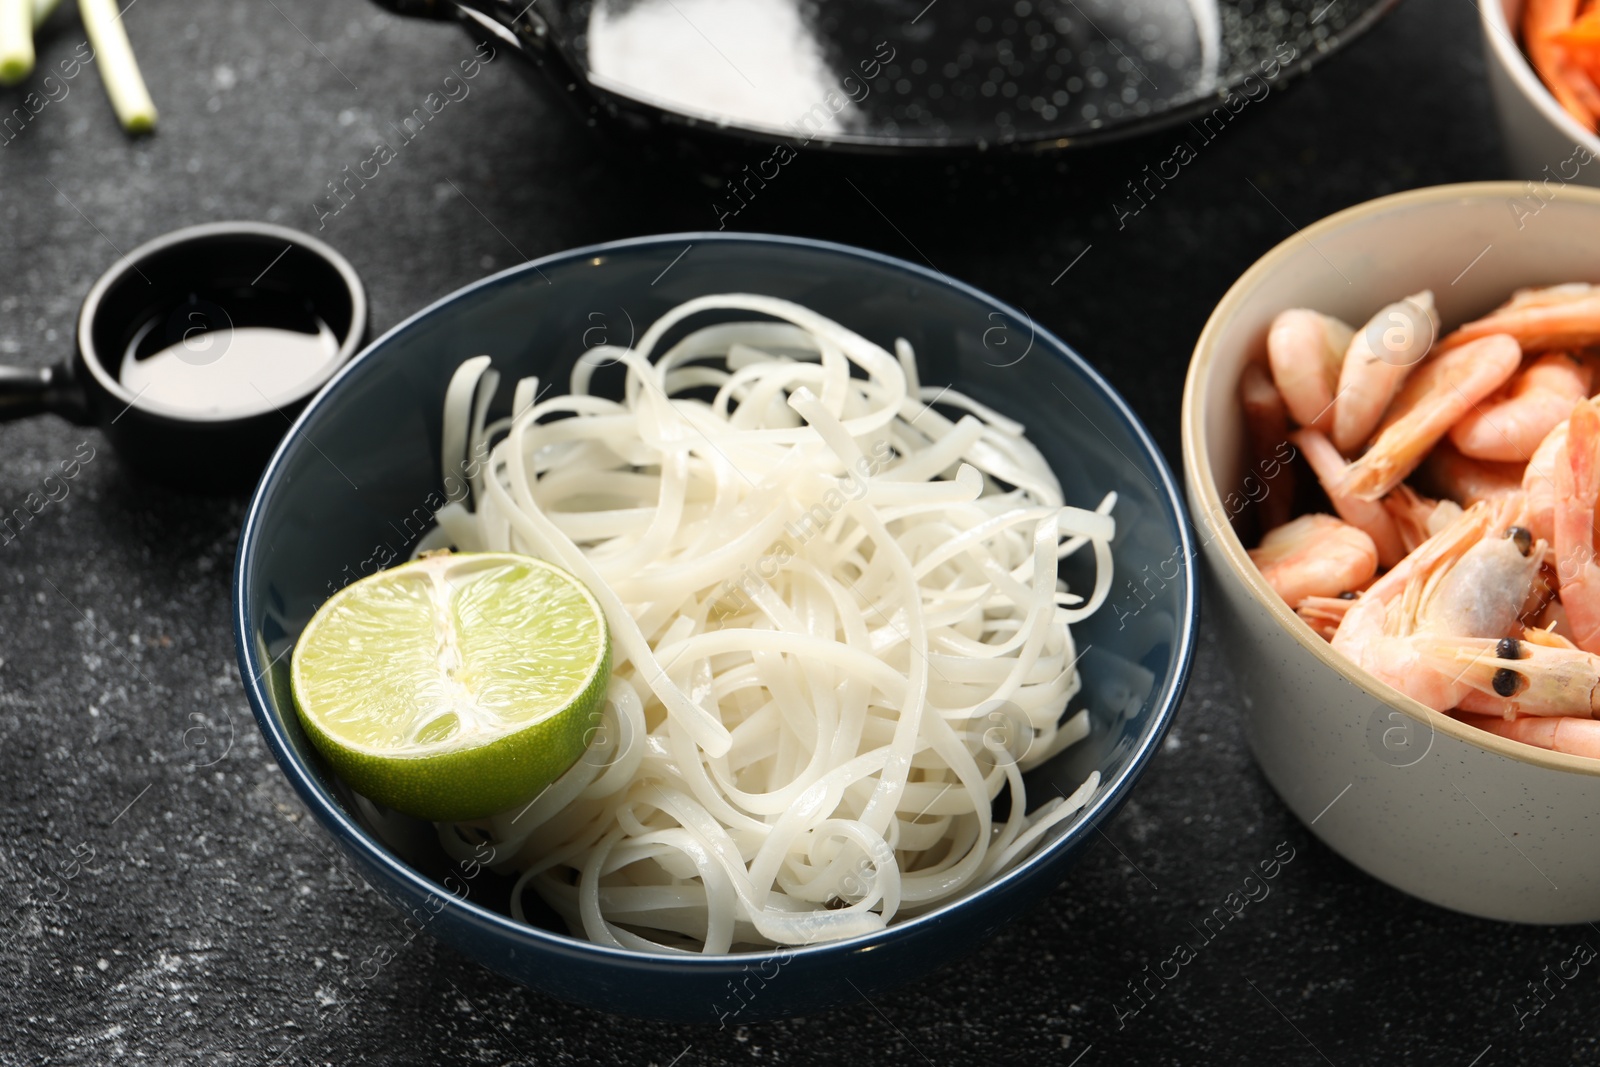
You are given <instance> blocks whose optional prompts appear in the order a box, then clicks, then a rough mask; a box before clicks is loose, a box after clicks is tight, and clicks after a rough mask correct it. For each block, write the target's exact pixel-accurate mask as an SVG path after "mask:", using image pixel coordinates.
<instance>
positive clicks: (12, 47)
mask: <svg viewBox="0 0 1600 1067" xmlns="http://www.w3.org/2000/svg"><path fill="white" fill-rule="evenodd" d="M32 73H33V3H32V0H0V85H15V84H17V83H18V82H19V81H21V80H22V79H23V78H26V77H27V76H28V75H29V74H32Z"/></svg>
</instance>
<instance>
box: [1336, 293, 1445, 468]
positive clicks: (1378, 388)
mask: <svg viewBox="0 0 1600 1067" xmlns="http://www.w3.org/2000/svg"><path fill="white" fill-rule="evenodd" d="M1438 333H1439V313H1438V312H1437V311H1435V310H1434V307H1433V292H1432V291H1431V290H1428V289H1424V290H1423V291H1422V292H1420V293H1417V294H1416V295H1415V296H1408V297H1406V298H1405V299H1404V300H1402V301H1400V302H1399V303H1398V304H1390V305H1389V306H1388V307H1386V308H1384V309H1383V310H1382V311H1380V312H1378V313H1377V314H1376V315H1374V316H1372V318H1371V320H1370V321H1368V322H1367V324H1366V325H1365V326H1363V327H1362V328H1361V330H1360V332H1358V333H1356V334H1355V335H1354V336H1352V337H1351V340H1350V347H1349V348H1348V349H1346V350H1345V354H1344V362H1343V364H1342V365H1341V366H1340V368H1339V392H1338V393H1337V394H1336V395H1335V396H1334V400H1333V431H1332V433H1331V434H1330V436H1331V437H1332V438H1333V443H1334V446H1335V447H1337V448H1338V449H1339V451H1340V452H1343V453H1344V454H1345V455H1349V454H1351V453H1352V452H1354V451H1355V450H1356V449H1358V448H1360V447H1361V446H1362V445H1363V444H1365V443H1366V440H1367V438H1369V437H1371V436H1372V431H1373V428H1374V427H1376V426H1377V425H1378V423H1379V421H1380V420H1382V418H1383V413H1384V412H1385V411H1386V410H1388V407H1389V402H1390V401H1391V400H1393V399H1394V397H1395V394H1396V393H1398V392H1399V391H1400V386H1401V385H1402V384H1403V383H1404V382H1405V380H1406V375H1408V374H1410V373H1411V368H1412V367H1413V366H1415V365H1416V363H1417V361H1418V360H1420V359H1421V358H1422V357H1423V356H1425V355H1427V353H1428V348H1429V346H1430V345H1432V344H1433V339H1434V338H1435V337H1436V336H1438ZM1380 339H1381V347H1382V349H1383V351H1381V352H1379V351H1376V350H1375V349H1374V347H1373V346H1374V344H1375V343H1377V342H1379V341H1380Z"/></svg>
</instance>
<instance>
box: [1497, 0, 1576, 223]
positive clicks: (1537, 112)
mask: <svg viewBox="0 0 1600 1067" xmlns="http://www.w3.org/2000/svg"><path fill="white" fill-rule="evenodd" d="M1477 3H1478V14H1479V21H1480V22H1481V24H1482V27H1483V52H1484V58H1485V59H1486V60H1487V62H1488V66H1489V90H1490V92H1491V93H1492V94H1493V96H1494V105H1495V112H1496V114H1498V115H1499V117H1500V133H1501V137H1502V139H1503V140H1504V141H1505V146H1506V155H1507V157H1508V160H1509V162H1510V163H1511V167H1512V173H1513V175H1514V176H1515V177H1518V178H1525V179H1527V180H1529V181H1534V182H1538V183H1540V189H1541V191H1542V190H1543V188H1544V185H1545V183H1549V184H1551V185H1556V186H1560V185H1564V184H1566V183H1568V182H1577V183H1579V184H1581V185H1600V137H1597V136H1595V134H1594V133H1593V132H1591V131H1590V130H1587V129H1585V128H1584V127H1583V126H1582V125H1581V124H1580V123H1579V122H1578V121H1577V120H1576V119H1574V118H1573V117H1572V116H1571V115H1569V114H1567V113H1566V111H1565V110H1564V109H1563V108H1562V107H1561V105H1560V104H1558V103H1556V98H1555V97H1554V96H1552V95H1550V90H1549V89H1546V88H1545V87H1544V82H1543V81H1541V80H1540V79H1539V75H1538V74H1536V73H1534V69H1533V67H1532V65H1530V64H1529V63H1528V58H1527V56H1525V55H1523V53H1522V46H1521V45H1520V43H1519V40H1520V37H1519V34H1518V32H1517V30H1516V29H1515V27H1519V26H1521V25H1522V10H1523V7H1524V0H1477ZM1525 192H1526V190H1525Z"/></svg>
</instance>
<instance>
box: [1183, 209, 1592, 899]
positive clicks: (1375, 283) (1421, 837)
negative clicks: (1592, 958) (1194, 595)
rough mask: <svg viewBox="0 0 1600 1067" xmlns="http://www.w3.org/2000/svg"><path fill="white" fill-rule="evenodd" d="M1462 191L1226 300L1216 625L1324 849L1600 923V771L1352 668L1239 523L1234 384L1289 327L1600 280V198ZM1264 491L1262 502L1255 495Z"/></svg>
mask: <svg viewBox="0 0 1600 1067" xmlns="http://www.w3.org/2000/svg"><path fill="white" fill-rule="evenodd" d="M1523 194H1524V188H1523V186H1522V185H1521V184H1519V183H1512V182H1484V183H1474V184H1469V185H1447V186H1439V187H1435V188H1431V189H1419V190H1416V191H1414V192H1408V193H1400V194H1397V195H1394V196H1387V197H1383V198H1382V199H1379V200H1373V201H1371V202H1369V203H1365V204H1361V205H1358V206H1356V207H1353V208H1350V209H1348V210H1346V211H1341V212H1340V213H1338V214H1337V215H1334V216H1332V217H1330V218H1327V219H1323V220H1322V221H1321V222H1318V223H1316V224H1315V225H1313V226H1309V227H1307V228H1306V229H1305V230H1303V231H1301V232H1300V233H1297V234H1296V235H1295V236H1293V237H1291V238H1289V239H1287V240H1285V241H1284V242H1283V243H1282V244H1280V245H1278V246H1277V247H1276V248H1274V249H1273V250H1272V251H1271V252H1268V253H1267V254H1266V255H1265V256H1263V257H1262V258H1261V259H1260V260H1258V261H1257V262H1256V264H1255V265H1254V266H1252V267H1251V268H1250V269H1249V270H1248V271H1246V272H1245V274H1244V276H1243V277H1241V278H1240V279H1239V280H1238V281H1237V282H1235V283H1234V285H1233V287H1232V288H1231V289H1229V290H1228V292H1227V295H1226V296H1224V297H1223V298H1222V302H1221V303H1220V304H1218V305H1217V309H1216V310H1215V311H1214V312H1212V314H1211V318H1210V321H1208V322H1207V323H1206V327H1205V330H1204V332H1203V333H1202V334H1201V335H1200V341H1199V343H1198V344H1197V345H1196V346H1195V351H1194V360H1193V362H1192V363H1191V364H1190V367H1189V377H1188V381H1187V383H1186V385H1185V388H1184V396H1183V467H1184V474H1185V478H1186V480H1187V484H1188V491H1189V508H1190V511H1191V513H1192V515H1193V517H1194V521H1195V527H1196V531H1197V537H1196V540H1198V541H1199V542H1200V544H1201V554H1202V555H1203V556H1204V557H1205V563H1206V570H1207V572H1208V573H1209V576H1210V578H1211V582H1210V588H1209V589H1208V590H1207V608H1208V614H1209V615H1210V616H1211V617H1212V619H1213V620H1215V622H1216V623H1217V624H1218V625H1219V627H1220V633H1221V637H1222V641H1223V643H1224V646H1225V648H1226V650H1227V656H1228V658H1229V659H1230V660H1231V662H1232V666H1233V670H1234V674H1235V677H1236V678H1237V682H1238V692H1239V703H1240V707H1241V709H1242V710H1243V712H1244V716H1245V723H1246V731H1247V735H1248V737H1249V741H1250V746H1251V748H1252V750H1253V751H1254V752H1255V756H1256V759H1257V761H1258V762H1259V763H1260V764H1261V769H1262V770H1263V771H1264V772H1265V773H1266V776H1267V780H1268V781H1270V782H1271V783H1272V786H1273V788H1274V789H1276V790H1277V791H1278V794H1279V795H1280V796H1281V797H1283V799H1284V802H1285V803H1286V804H1288V806H1289V808H1290V809H1291V810H1292V811H1293V812H1294V813H1295V814H1296V815H1298V816H1299V817H1300V819H1301V820H1302V821H1303V822H1305V823H1306V824H1307V825H1308V826H1309V827H1310V828H1311V830H1312V832H1313V833H1315V834H1316V835H1317V836H1318V837H1319V838H1321V839H1322V841H1323V842H1324V843H1325V844H1327V845H1328V846H1329V847H1330V848H1332V849H1333V850H1334V851H1336V852H1338V853H1339V854H1340V855H1342V856H1344V857H1345V858H1346V859H1348V860H1349V861H1350V862H1351V863H1354V864H1355V865H1356V866H1358V867H1360V868H1361V869H1362V870H1364V871H1366V872H1367V873H1369V874H1371V875H1372V876H1373V877H1375V878H1379V879H1381V880H1383V881H1385V882H1387V883H1389V884H1390V885H1392V886H1394V887H1396V888H1398V889H1402V890H1404V891H1405V892H1407V893H1411V894H1413V895H1415V896H1418V897H1421V898H1422V899H1423V900H1427V901H1430V902H1432V903H1434V904H1438V905H1441V906H1443V907H1446V908H1452V909H1454V910H1456V911H1462V912H1467V913H1469V914H1472V915H1480V916H1484V917H1487V918H1494V919H1506V920H1511V921H1516V922H1533V923H1568V922H1584V921H1592V920H1600V760H1587V759H1582V758H1579V757H1576V756H1569V755H1564V754H1560V753H1554V752H1547V751H1545V750H1543V749H1537V748H1532V747H1529V746H1526V745H1522V744H1518V743H1516V742H1512V741H1508V740H1505V739H1503V738H1500V737H1497V736H1494V735H1492V734H1488V733H1485V732H1483V731H1481V730H1478V729H1476V728H1474V727H1471V726H1467V725H1465V724H1464V723H1460V722H1457V721H1456V720H1455V719H1452V718H1450V717H1449V716H1446V715H1441V714H1439V713H1437V712H1434V711H1431V710H1429V709H1428V708H1426V707H1424V706H1423V705H1421V704H1419V703H1417V702H1416V701H1414V700H1411V699H1410V698H1408V697H1405V696H1403V695H1401V694H1400V693H1399V692H1397V691H1396V690H1394V689H1391V688H1390V687H1389V686H1387V685H1385V684H1384V683H1383V682H1380V681H1378V680H1377V679H1376V678H1374V677H1372V676H1371V675H1369V674H1367V673H1366V672H1365V671H1363V670H1361V669H1359V668H1358V667H1356V666H1354V665H1353V664H1351V663H1350V662H1349V661H1348V660H1346V659H1345V658H1344V657H1342V656H1340V655H1336V654H1335V653H1334V652H1333V650H1332V649H1331V648H1330V647H1329V645H1328V644H1327V642H1325V641H1323V639H1322V638H1320V637H1318V636H1317V635H1316V634H1315V633H1314V632H1313V631H1312V630H1311V628H1310V627H1309V626H1307V625H1306V624H1305V623H1304V622H1302V621H1301V620H1300V619H1299V618H1298V617H1297V616H1296V615H1295V614H1294V613H1293V612H1292V611H1290V610H1289V608H1288V606H1287V605H1285V604H1284V603H1283V601H1282V600H1280V599H1279V598H1278V597H1277V595H1276V594H1275V593H1273V591H1272V589H1271V588H1270V587H1269V586H1268V585H1267V583H1266V582H1265V581H1263V580H1262V578H1261V576H1260V574H1259V573H1257V571H1256V569H1255V567H1254V565H1252V564H1251V562H1250V559H1249V557H1248V556H1247V555H1246V554H1245V546H1244V545H1243V544H1241V543H1240V541H1239V538H1238V537H1237V536H1236V535H1235V534H1234V532H1233V528H1232V526H1231V525H1230V523H1229V517H1230V516H1231V515H1233V514H1236V513H1238V512H1239V510H1240V508H1241V502H1242V501H1243V499H1244V492H1243V490H1242V488H1241V487H1242V486H1243V484H1244V478H1245V475H1246V473H1247V472H1246V471H1245V469H1244V466H1245V464H1246V463H1248V462H1249V461H1248V459H1247V458H1246V456H1245V452H1244V442H1243V426H1242V422H1241V419H1240V414H1239V407H1238V401H1237V399H1236V388H1237V385H1238V381H1239V375H1240V371H1241V369H1242V368H1243V366H1244V365H1245V363H1246V362H1247V361H1248V360H1250V359H1252V358H1254V357H1257V356H1259V355H1260V354H1261V353H1262V352H1263V351H1264V346H1265V342H1266V333H1267V328H1268V325H1269V323H1270V322H1271V321H1272V318H1273V316H1274V315H1276V314H1277V313H1278V312H1279V311H1282V310H1283V309H1285V308H1290V307H1311V308H1315V309H1317V310H1319V311H1323V312H1326V313H1328V314H1331V315H1337V316H1338V317H1339V318H1341V319H1344V320H1345V321H1347V322H1350V323H1353V324H1358V325H1359V324H1360V323H1361V322H1364V321H1366V319H1367V318H1368V317H1369V316H1370V315H1372V314H1373V313H1374V312H1376V311H1377V310H1378V309H1379V308H1381V307H1382V306H1384V305H1385V304H1388V303H1390V302H1392V301H1395V300H1398V299H1400V298H1401V297H1402V296H1405V295H1406V294H1409V293H1413V292H1416V291H1418V290H1420V289H1423V288H1432V289H1433V291H1434V293H1435V295H1436V298H1437V300H1438V305H1439V311H1440V314H1441V316H1442V318H1443V320H1444V323H1445V326H1446V327H1447V328H1448V327H1450V326H1452V325H1454V324H1457V323H1460V322H1462V321H1464V320H1466V319H1468V318H1471V317H1474V316H1477V315H1479V314H1482V313H1483V312H1485V311H1487V310H1488V309H1490V308H1491V307H1493V306H1495V305H1496V304H1498V303H1500V302H1501V301H1502V300H1504V299H1505V297H1506V296H1507V295H1508V294H1509V293H1510V292H1511V290H1512V289H1515V288H1518V287H1521V286H1529V285H1548V284H1554V283H1557V282H1564V281H1600V191H1595V190H1591V189H1581V188H1578V187H1575V186H1569V187H1566V188H1562V189H1558V190H1554V191H1552V193H1551V194H1550V195H1551V197H1552V199H1551V201H1550V202H1549V203H1547V204H1545V205H1544V206H1543V207H1542V208H1540V210H1538V212H1537V213H1536V214H1534V215H1532V216H1531V217H1529V216H1526V215H1524V216H1519V215H1518V214H1516V213H1515V212H1513V211H1511V210H1508V204H1515V203H1518V202H1519V201H1520V199H1521V197H1522V196H1523ZM1258 495H1259V494H1258Z"/></svg>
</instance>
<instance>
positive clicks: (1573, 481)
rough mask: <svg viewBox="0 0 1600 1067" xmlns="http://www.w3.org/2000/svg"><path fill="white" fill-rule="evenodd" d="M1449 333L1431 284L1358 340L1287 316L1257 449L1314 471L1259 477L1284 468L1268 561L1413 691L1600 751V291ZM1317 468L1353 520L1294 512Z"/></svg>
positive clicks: (1553, 742)
mask: <svg viewBox="0 0 1600 1067" xmlns="http://www.w3.org/2000/svg"><path fill="white" fill-rule="evenodd" d="M1438 332H1439V320H1438V314H1437V312H1436V310H1435V308H1434V302H1433V294H1432V293H1431V292H1428V291H1424V292H1421V293H1418V294H1416V295H1414V296H1411V297H1407V298H1406V299H1405V300H1403V301H1401V302H1400V303H1397V304H1391V305H1389V306H1388V307H1386V308H1384V309H1382V310H1381V311H1379V312H1378V313H1377V314H1376V315H1375V316H1374V317H1373V318H1372V320H1371V321H1370V322H1369V323H1367V324H1366V326H1364V327H1363V328H1362V329H1361V330H1360V331H1356V330H1352V329H1351V328H1350V327H1349V326H1347V325H1345V324H1344V323H1342V322H1340V321H1339V320H1337V319H1334V318H1331V317H1329V316H1327V315H1323V314H1320V313H1318V312H1316V311H1311V310H1308V309H1305V308H1295V309H1292V310H1289V311H1285V312H1283V313H1282V314H1280V315H1279V316H1278V317H1277V318H1276V319H1275V320H1274V321H1273V323H1272V326H1271V329H1270V330H1269V332H1268V336H1267V359H1266V361H1265V362H1264V363H1263V362H1253V363H1250V364H1249V365H1247V366H1246V368H1245V370H1244V373H1243V375H1242V377H1241V379H1240V386H1239V388H1240V399H1241V401H1242V404H1243V407H1244V412H1245V425H1246V428H1247V430H1248V437H1249V444H1250V448H1251V450H1252V451H1253V452H1255V454H1256V457H1257V458H1258V459H1263V458H1264V457H1271V456H1279V457H1281V456H1283V455H1285V454H1288V452H1287V450H1286V449H1285V448H1284V443H1285V442H1286V441H1287V442H1288V443H1290V444H1292V445H1293V446H1294V450H1295V452H1297V453H1298V458H1297V459H1296V460H1295V461H1294V462H1293V463H1290V464H1278V463H1275V462H1272V461H1270V460H1265V461H1264V462H1263V463H1262V465H1261V466H1260V467H1259V468H1258V469H1260V470H1268V469H1272V470H1274V471H1275V475H1274V477H1273V478H1272V479H1271V480H1269V482H1268V484H1267V492H1266V495H1265V496H1264V497H1262V498H1260V500H1259V503H1258V505H1257V506H1258V509H1259V510H1258V512H1257V514H1258V516H1259V517H1260V519H1261V526H1262V529H1265V530H1266V531H1267V532H1266V534H1265V536H1264V537H1263V538H1262V540H1261V544H1260V547H1258V548H1255V549H1252V550H1251V551H1250V556H1251V558H1252V559H1253V560H1254V561H1255V563H1256V566H1257V567H1258V568H1259V569H1260V571H1261V574H1262V576H1263V577H1264V578H1265V579H1266V580H1267V582H1268V583H1269V584H1270V585H1271V586H1272V587H1273V589H1275V590H1276V591H1277V593H1278V595H1279V596H1281V597H1283V599H1284V600H1285V601H1287V602H1288V604H1289V606H1290V607H1291V608H1293V609H1294V610H1295V611H1296V612H1297V613H1298V614H1299V616H1300V617H1301V618H1302V619H1303V620H1304V621H1305V622H1306V623H1307V624H1309V625H1310V626H1311V627H1312V629H1314V630H1316V631H1317V633H1319V634H1320V635H1322V636H1323V637H1324V638H1326V639H1327V640H1329V641H1330V642H1332V644H1333V647H1334V648H1335V649H1337V650H1338V651H1340V652H1342V653H1343V654H1344V655H1346V656H1347V657H1349V658H1350V659H1351V660H1352V661H1354V662H1355V663H1356V664H1358V665H1359V666H1361V667H1363V668H1364V669H1366V670H1367V671H1368V672H1369V673H1371V674H1373V675H1375V676H1376V677H1377V678H1379V679H1381V680H1382V681H1384V682H1386V683H1388V684H1389V685H1391V686H1393V687H1394V688H1396V689H1398V690H1400V691H1401V692H1402V693H1405V694H1406V695H1407V696H1410V697H1413V698H1415V699H1416V700H1418V701H1420V702H1422V703H1423V704H1426V705H1428V706H1429V707H1430V708H1433V709H1434V710H1436V711H1441V712H1447V713H1450V714H1453V715H1455V716H1456V717H1457V718H1460V719H1462V720H1463V721H1465V722H1468V723H1471V724H1473V725H1475V726H1478V727H1481V728H1483V729H1485V730H1488V731H1490V732H1492V733H1496V734H1499V735H1500V736H1502V737H1508V738H1511V739H1513V740H1516V741H1521V742H1524V743H1526V744H1530V745H1537V746H1539V747H1541V748H1547V749H1553V750H1556V751H1560V752H1569V753H1574V754H1577V755H1583V756H1589V757H1594V758H1600V719H1597V718H1596V716H1597V715H1600V562H1597V559H1596V553H1595V506H1596V501H1597V499H1600V396H1593V397H1591V393H1592V392H1594V391H1595V389H1596V387H1597V386H1600V286H1595V285H1587V284H1572V285H1558V286H1554V287H1552V288H1548V289H1537V290H1521V291H1519V292H1517V293H1515V294H1513V295H1512V297H1511V299H1510V301H1509V302H1507V303H1506V304H1504V305H1503V306H1501V307H1500V308H1498V309H1497V310H1495V311H1493V312H1491V313H1490V314H1489V315H1487V316H1485V317H1483V318H1481V319H1478V320H1476V321H1474V322H1469V323H1467V324H1466V325H1464V326H1461V327H1460V328H1458V329H1456V330H1455V331H1454V332H1452V333H1450V334H1448V335H1446V336H1444V337H1442V338H1440V339H1439V340H1438V341H1437V342H1435V341H1434V338H1435V337H1436V336H1437V335H1438ZM1302 459H1303V461H1304V463H1303V464H1302V463H1301V462H1300V460H1302ZM1307 470H1309V473H1311V474H1312V475H1314V477H1315V480H1316V482H1317V483H1318V484H1320V486H1321V490H1322V493H1323V494H1325V496H1326V503H1327V504H1328V505H1329V506H1331V510H1332V511H1333V512H1334V514H1331V515H1330V514H1325V513H1315V512H1313V513H1310V514H1300V515H1298V517H1296V512H1297V511H1299V510H1302V509H1301V508H1299V507H1296V504H1295V501H1296V492H1295V486H1294V484H1293V481H1294V479H1295V477H1296V475H1297V474H1298V475H1302V476H1303V475H1304V473H1306V472H1307ZM1302 490H1303V491H1302V492H1301V493H1300V494H1299V496H1300V499H1301V500H1302V501H1303V500H1305V499H1306V498H1307V497H1312V498H1315V497H1316V491H1315V489H1313V488H1311V487H1310V486H1309V485H1308V484H1305V483H1302ZM1317 503H1319V504H1320V503H1321V501H1320V498H1318V499H1317Z"/></svg>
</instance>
